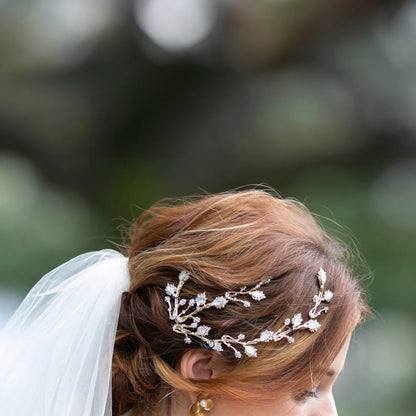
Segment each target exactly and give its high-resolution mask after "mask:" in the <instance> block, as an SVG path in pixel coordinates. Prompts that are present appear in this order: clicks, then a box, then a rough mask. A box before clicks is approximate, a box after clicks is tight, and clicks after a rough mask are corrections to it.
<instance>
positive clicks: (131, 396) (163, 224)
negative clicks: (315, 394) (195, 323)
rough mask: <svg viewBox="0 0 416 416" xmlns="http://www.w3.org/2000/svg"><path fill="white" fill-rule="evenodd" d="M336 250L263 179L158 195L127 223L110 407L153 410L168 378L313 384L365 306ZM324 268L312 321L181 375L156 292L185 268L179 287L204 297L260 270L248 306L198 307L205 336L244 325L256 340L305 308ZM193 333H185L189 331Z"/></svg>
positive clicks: (232, 385) (229, 385) (188, 383)
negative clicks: (215, 367)
mask: <svg viewBox="0 0 416 416" xmlns="http://www.w3.org/2000/svg"><path fill="white" fill-rule="evenodd" d="M345 254H346V252H345V250H344V249H343V248H342V247H341V246H340V245H339V244H338V243H337V242H335V241H334V240H333V239H331V238H330V237H329V236H328V235H327V234H326V233H325V232H324V231H323V230H322V228H321V227H320V226H319V225H318V224H317V222H316V221H315V220H314V218H313V217H312V216H311V214H310V213H309V212H308V210H307V209H306V208H305V207H304V206H303V205H302V204H301V203H299V202H296V201H293V200H288V199H281V198H279V197H278V196H274V195H272V194H271V193H269V192H266V191H263V190H249V191H241V192H229V193H223V194H217V195H212V196H204V197H200V198H197V199H190V200H187V201H181V203H180V204H177V203H176V204H172V203H170V204H166V203H165V204H163V203H161V204H158V205H155V206H153V207H151V208H150V209H149V210H147V211H145V212H144V213H143V214H142V216H141V217H140V218H139V220H138V221H137V223H136V225H135V226H134V227H133V229H132V232H131V236H130V244H129V247H128V257H129V272H130V276H131V285H130V288H129V291H128V293H125V294H124V295H123V298H122V304H121V311H120V318H119V325H118V331H117V337H116V342H115V349H114V358H113V378H112V385H113V387H112V394H113V415H114V416H120V415H122V414H123V413H125V412H126V411H127V410H132V415H133V416H136V415H141V416H148V415H152V416H153V415H161V414H164V412H165V411H166V410H165V409H166V405H167V397H168V396H169V394H170V393H171V392H173V391H174V390H175V389H180V390H184V391H194V392H200V391H204V392H207V393H209V394H211V396H212V397H215V395H216V394H221V395H224V394H225V395H231V396H232V397H236V398H241V399H243V400H257V399H259V398H260V397H263V396H264V394H265V392H267V391H269V392H273V391H276V390H279V391H281V390H285V391H289V392H293V394H297V393H299V392H301V391H303V390H306V389H308V388H311V380H312V381H316V380H319V379H320V377H322V375H323V374H324V373H325V371H326V370H327V369H328V367H329V366H330V364H331V363H332V361H333V360H334V358H335V357H336V356H337V354H338V352H339V351H340V349H341V347H342V345H343V344H344V343H345V341H346V339H347V338H348V337H349V335H350V334H351V332H352V330H353V329H354V327H355V326H356V324H357V323H358V322H359V320H360V319H361V318H362V317H363V315H365V314H366V313H367V306H366V304H365V302H364V301H363V296H362V290H361V289H360V287H359V285H358V284H357V281H356V279H355V278H353V277H352V275H351V272H350V270H349V268H348V266H347V265H346V262H345V258H346V257H345ZM321 267H322V268H323V269H324V270H325V271H326V273H327V282H326V288H327V289H330V290H331V291H332V292H333V293H334V297H333V299H332V301H331V303H330V305H329V311H328V313H327V314H323V315H321V316H320V317H319V318H318V320H319V323H320V324H321V328H320V329H319V331H317V332H315V333H311V332H309V331H297V332H295V333H294V338H295V342H294V343H293V344H288V343H287V342H286V341H285V340H282V341H280V342H278V343H273V342H269V343H262V344H258V345H256V347H257V349H258V357H256V358H250V357H247V356H244V355H243V357H242V358H241V359H237V358H235V356H234V354H233V352H232V351H230V350H229V349H227V348H224V351H223V352H214V351H212V353H213V354H220V355H221V356H222V358H223V359H224V360H225V361H226V363H227V365H228V368H229V371H228V372H227V374H225V375H224V376H221V377H218V378H214V379H209V380H188V379H184V378H183V377H181V375H180V373H179V371H178V370H177V369H178V364H179V363H180V359H181V357H182V355H183V354H184V353H185V352H186V351H188V350H189V349H195V348H204V347H205V346H204V345H201V342H200V340H198V339H197V338H195V339H193V340H192V343H191V344H186V343H185V342H184V337H183V335H181V334H178V333H175V332H173V330H172V321H171V320H170V319H169V316H168V310H167V304H166V302H165V300H164V298H165V296H166V293H165V291H164V289H165V287H166V284H167V283H176V282H177V279H178V274H179V272H180V271H182V270H184V271H187V272H189V273H190V275H191V278H190V279H189V280H188V281H187V283H186V285H185V286H184V288H183V294H182V296H184V297H186V298H191V297H195V296H196V295H197V294H198V293H201V292H206V296H207V298H208V299H211V300H212V299H214V298H215V297H216V296H219V295H222V294H224V292H226V291H230V290H239V289H240V288H241V287H242V286H245V285H247V286H254V285H255V284H257V283H259V282H260V281H261V280H263V279H265V278H269V277H270V278H272V280H271V282H270V283H269V284H267V285H265V286H263V287H262V290H263V291H264V293H265V295H266V298H265V299H263V300H261V301H260V302H252V306H251V307H250V308H244V307H242V306H241V305H235V304H229V305H227V306H226V307H225V308H224V309H220V310H217V309H215V308H214V309H206V310H204V311H203V312H201V313H200V314H199V316H200V317H201V322H203V323H204V324H206V325H208V326H210V327H211V328H212V329H211V332H210V337H211V338H220V337H221V335H223V334H224V333H226V334H228V335H231V336H233V337H237V336H238V334H240V333H244V334H245V335H246V339H254V338H256V337H258V335H259V333H260V332H261V331H262V330H264V329H270V330H277V329H278V328H280V327H282V325H283V322H284V320H285V318H288V317H292V316H293V315H294V314H295V313H302V316H304V317H305V316H307V315H308V312H309V310H310V309H311V307H312V297H313V296H314V295H315V294H316V293H317V292H318V283H317V273H318V271H319V269H320V268H321ZM191 338H192V337H191Z"/></svg>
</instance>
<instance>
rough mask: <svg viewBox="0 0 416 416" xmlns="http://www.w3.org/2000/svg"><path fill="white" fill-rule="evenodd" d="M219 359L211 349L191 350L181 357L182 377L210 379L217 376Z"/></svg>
mask: <svg viewBox="0 0 416 416" xmlns="http://www.w3.org/2000/svg"><path fill="white" fill-rule="evenodd" d="M217 366H218V360H216V359H215V358H214V357H213V354H212V353H211V352H209V351H205V350H202V349H198V350H189V351H187V352H186V353H185V354H184V355H183V356H182V358H181V362H180V365H179V369H180V372H181V374H182V377H184V378H187V379H194V380H208V379H210V378H213V377H216V376H217V375H218V374H219V372H220V369H219V368H217Z"/></svg>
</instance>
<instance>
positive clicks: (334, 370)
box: [326, 336, 351, 376]
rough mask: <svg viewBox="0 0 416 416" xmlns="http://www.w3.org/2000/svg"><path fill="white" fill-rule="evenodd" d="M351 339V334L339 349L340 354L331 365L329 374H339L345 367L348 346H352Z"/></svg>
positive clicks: (327, 373)
mask: <svg viewBox="0 0 416 416" xmlns="http://www.w3.org/2000/svg"><path fill="white" fill-rule="evenodd" d="M350 339H351V336H349V337H348V339H347V340H346V341H345V342H344V345H343V346H342V348H341V350H340V351H339V353H338V355H337V356H336V357H335V359H334V361H333V362H332V364H331V365H330V366H329V368H328V371H327V372H326V375H328V376H337V375H338V374H339V373H340V372H341V371H342V369H343V368H344V364H345V359H346V358H347V352H348V347H349V346H350Z"/></svg>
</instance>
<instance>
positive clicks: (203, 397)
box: [189, 393, 214, 416]
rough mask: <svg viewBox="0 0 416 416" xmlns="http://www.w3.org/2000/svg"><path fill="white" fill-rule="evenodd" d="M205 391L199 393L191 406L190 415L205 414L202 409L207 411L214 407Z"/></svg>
mask: <svg viewBox="0 0 416 416" xmlns="http://www.w3.org/2000/svg"><path fill="white" fill-rule="evenodd" d="M207 396H208V395H207V394H206V393H199V394H198V397H197V398H196V402H195V403H194V404H193V405H192V406H191V410H190V412H189V414H190V416H205V414H204V413H202V410H204V411H206V412H209V411H210V410H211V409H212V408H213V407H214V402H213V401H212V399H208V397H207Z"/></svg>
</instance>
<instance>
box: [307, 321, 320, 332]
mask: <svg viewBox="0 0 416 416" xmlns="http://www.w3.org/2000/svg"><path fill="white" fill-rule="evenodd" d="M306 326H307V328H308V329H309V331H311V332H316V331H317V330H318V329H319V328H320V327H321V324H320V323H319V322H318V321H317V320H316V319H310V320H309V321H308V322H306Z"/></svg>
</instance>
